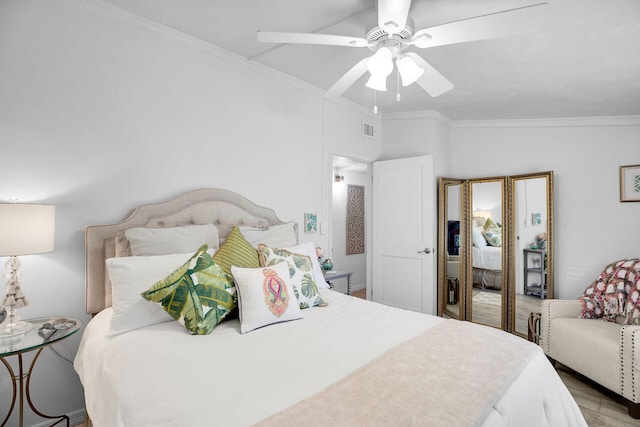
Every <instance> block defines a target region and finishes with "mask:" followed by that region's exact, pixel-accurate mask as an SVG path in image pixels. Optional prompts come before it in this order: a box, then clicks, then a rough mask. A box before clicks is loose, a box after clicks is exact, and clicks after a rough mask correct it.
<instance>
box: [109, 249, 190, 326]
mask: <svg viewBox="0 0 640 427" xmlns="http://www.w3.org/2000/svg"><path fill="white" fill-rule="evenodd" d="M191 255H192V254H191V253H188V254H172V255H156V256H130V257H123V258H109V259H107V260H106V265H107V270H108V272H109V278H110V279H111V290H112V292H113V296H112V307H113V317H112V318H111V324H110V326H109V332H107V336H113V335H118V334H122V333H124V332H128V331H132V330H134V329H139V328H143V327H146V326H150V325H155V324H156V323H161V322H168V321H171V320H173V319H172V318H171V316H169V315H168V314H167V313H165V312H164V311H163V310H160V309H159V308H158V307H155V306H154V304H149V303H148V302H147V301H145V300H144V298H140V292H143V291H145V290H146V289H147V288H148V287H149V285H151V284H152V283H155V282H156V281H158V280H160V279H162V278H163V277H165V276H166V275H167V274H169V273H171V272H172V271H173V270H175V269H176V267H177V266H179V265H181V264H182V263H184V262H185V260H187V259H189V257H190V256H191Z"/></svg>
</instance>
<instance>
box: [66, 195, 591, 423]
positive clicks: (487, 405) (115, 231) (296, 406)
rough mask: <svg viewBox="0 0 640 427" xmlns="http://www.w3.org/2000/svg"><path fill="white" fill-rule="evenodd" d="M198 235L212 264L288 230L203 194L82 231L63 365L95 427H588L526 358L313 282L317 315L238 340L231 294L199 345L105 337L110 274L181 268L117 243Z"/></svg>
mask: <svg viewBox="0 0 640 427" xmlns="http://www.w3.org/2000/svg"><path fill="white" fill-rule="evenodd" d="M210 224H213V225H215V227H216V229H217V230H218V233H219V234H218V239H219V249H218V252H216V253H215V254H214V255H213V259H215V257H216V255H217V254H218V253H222V252H223V251H224V248H225V245H227V242H229V241H231V240H232V237H233V236H235V235H236V234H237V232H238V230H240V229H242V230H245V233H244V234H243V235H247V236H248V235H251V234H252V233H253V235H254V239H257V240H264V239H266V237H269V240H270V241H271V242H279V240H278V239H280V237H278V236H276V237H274V236H273V235H272V236H268V233H267V232H269V231H270V230H271V229H275V228H278V227H285V228H287V227H288V225H287V224H290V223H286V222H284V221H281V220H280V219H278V217H277V216H276V215H275V212H274V211H273V210H271V209H267V208H263V207H259V206H256V205H255V204H253V203H252V202H250V201H249V200H247V199H245V198H244V197H242V196H240V195H238V194H235V193H233V192H230V191H226V190H220V189H206V190H199V191H195V192H190V193H187V194H184V195H182V196H179V197H177V198H175V199H173V200H170V201H168V202H163V203H159V204H155V205H146V206H142V207H140V208H138V209H136V210H135V211H134V212H133V213H132V214H131V215H130V216H129V217H128V218H127V219H125V220H124V221H122V222H121V223H118V224H111V225H101V226H89V227H87V229H86V263H87V266H86V267H87V268H86V275H87V289H86V297H87V300H86V306H87V312H88V313H90V314H92V319H91V321H90V322H89V323H88V324H87V326H86V328H85V331H84V334H83V337H82V340H81V343H80V347H79V350H78V354H77V356H76V359H75V362H74V366H75V369H76V371H77V372H78V375H79V377H80V380H81V382H82V384H83V386H84V389H85V401H86V409H87V414H88V416H89V417H90V419H91V421H92V423H93V425H95V426H98V427H100V426H138V425H141V426H151V425H153V426H185V425H188V426H211V425H224V426H247V425H262V426H271V425H274V426H275V425H278V426H283V425H284V426H287V425H291V426H293V425H301V424H304V425H327V424H332V425H338V426H341V425H344V426H348V425H434V426H438V425H442V426H450V425H465V426H466V425H469V426H471V425H478V426H495V425H522V426H524V425H531V426H539V425H548V426H586V423H585V421H584V418H583V417H582V414H581V413H580V410H579V409H578V406H577V405H576V403H575V401H574V400H573V398H572V397H571V395H570V394H569V392H568V391H567V389H566V387H565V386H564V384H563V383H562V382H561V380H560V378H559V377H558V375H557V373H556V372H555V370H554V369H553V368H552V366H551V365H550V363H549V362H548V361H547V359H546V357H545V356H544V354H543V352H542V350H541V349H540V348H539V347H538V346H536V345H534V344H532V343H529V342H527V341H525V340H523V339H521V338H519V337H516V336H513V335H510V334H507V333H504V332H501V331H498V330H496V329H493V328H489V327H485V326H480V325H474V324H471V323H468V322H460V321H456V320H450V319H443V318H439V317H435V316H431V315H427V314H422V313H416V312H411V311H407V310H401V309H397V308H393V307H389V306H384V305H381V304H377V303H374V302H370V301H366V300H362V299H358V298H354V297H351V296H347V295H343V294H340V293H337V292H334V291H333V290H331V289H327V288H326V287H325V286H321V285H322V284H321V283H320V281H321V279H318V294H319V295H318V297H321V300H322V304H318V305H317V306H313V307H310V308H306V309H301V310H300V313H302V314H301V315H300V317H297V318H292V319H291V320H289V321H281V322H277V323H273V324H269V325H268V326H264V327H257V328H255V329H253V330H251V331H245V333H243V328H244V326H245V322H246V321H247V319H248V318H252V317H250V316H249V314H250V312H249V311H248V310H249V308H250V307H252V306H249V305H248V304H249V302H250V300H249V299H246V300H245V298H247V295H249V294H247V293H245V292H246V289H247V287H245V284H244V283H243V284H242V285H241V284H240V281H239V282H238V283H237V290H238V300H239V301H238V302H239V305H240V309H239V310H240V316H239V318H238V317H234V316H233V315H232V314H231V315H229V316H228V318H225V319H223V320H222V321H220V322H219V323H218V324H217V326H215V327H214V328H213V329H212V330H211V331H210V333H208V334H203V335H193V334H190V333H188V332H187V330H186V329H185V325H184V324H182V323H181V322H178V321H175V320H174V319H173V318H169V317H167V318H164V319H162V318H161V317H159V318H158V319H161V320H158V321H155V322H151V323H150V324H148V325H145V326H142V327H137V328H134V329H132V330H128V331H125V332H121V333H117V334H114V333H113V330H112V327H113V323H114V322H115V319H117V318H118V316H122V315H123V311H122V307H120V306H121V300H122V292H123V291H122V289H120V288H119V287H120V286H121V285H120V284H118V281H119V280H120V279H119V278H118V276H117V274H111V273H113V272H114V271H112V270H111V266H112V265H115V264H114V263H117V262H133V263H138V264H139V265H141V264H140V263H146V262H147V259H155V258H153V257H156V258H157V257H172V256H174V255H176V259H177V258H178V255H180V254H171V255H152V256H148V257H147V256H139V255H136V254H135V252H136V251H137V250H138V249H137V246H136V247H135V248H134V246H133V241H132V240H129V239H128V237H127V236H128V234H127V233H126V230H129V229H142V230H146V229H152V230H156V229H163V228H166V229H171V230H175V229H181V228H182V227H188V226H195V225H210ZM263 231H264V232H265V234H262V232H263ZM234 233H235V234H234ZM286 233H287V236H286V238H284V240H282V239H281V240H280V241H281V243H282V244H283V245H285V244H288V243H298V242H297V240H298V234H297V228H296V227H294V228H293V234H292V231H291V228H288V230H287V231H286ZM233 238H234V239H235V237H233ZM291 239H295V240H296V242H290V240H291ZM247 241H248V242H250V243H251V245H254V244H256V243H257V242H256V241H255V240H254V241H251V239H249V238H247ZM308 244H309V242H307V243H302V244H299V245H297V246H294V247H301V246H305V245H306V246H308ZM213 245H214V246H215V242H214V243H213ZM311 245H313V244H312V243H311ZM258 247H259V248H261V249H257V250H263V251H264V250H267V249H268V247H266V245H258ZM265 248H266V249H265ZM285 252H286V251H285ZM116 253H117V254H118V255H119V257H116ZM198 253H200V255H199V256H202V257H205V258H206V253H208V252H207V250H206V249H205V252H204V253H203V252H198ZM126 257H128V258H129V259H128V260H124V259H119V258H126ZM198 259H200V258H198ZM207 259H209V258H207ZM106 260H108V261H106ZM316 261H317V259H316ZM105 265H107V267H105ZM145 265H146V264H145ZM190 265H194V264H190ZM265 265H266V264H265ZM278 265H282V264H277V265H275V266H273V265H272V267H273V268H274V269H276V268H277V266H278ZM234 268H235V269H234V270H233V271H234V272H236V271H239V270H238V267H234ZM260 268H262V272H263V273H264V271H265V270H264V269H265V268H267V267H260ZM314 268H315V266H314ZM241 270H242V271H243V272H248V271H253V270H252V269H250V268H245V269H241ZM286 271H287V270H285V272H286ZM312 271H313V269H312ZM163 274H164V273H163ZM265 274H266V273H265ZM240 277H241V276H237V278H238V280H239V278H240ZM292 277H293V276H292ZM234 278H236V276H235V275H234ZM110 279H114V282H113V284H111V280H110ZM243 280H244V279H243ZM264 283H266V281H265V282H264ZM149 285H150V284H149ZM146 286H147V285H146V284H145V285H144V287H146ZM287 286H288V285H287ZM112 290H113V292H112ZM138 296H139V294H138ZM294 301H295V300H294ZM133 304H135V305H136V307H138V306H139V307H144V310H151V309H154V310H156V311H157V313H156V311H153V312H151V311H149V312H148V313H150V314H149V315H148V317H153V316H155V315H156V314H160V313H162V314H163V315H166V312H165V311H163V309H162V307H160V305H158V304H155V303H153V302H152V301H147V300H145V299H143V298H142V297H139V298H137V299H136V300H135V301H134V302H133ZM291 306H292V307H293V308H297V307H298V304H292V305H291ZM124 313H128V314H132V313H129V312H126V311H125V312H124ZM145 319H146V318H145ZM138 320H140V319H138Z"/></svg>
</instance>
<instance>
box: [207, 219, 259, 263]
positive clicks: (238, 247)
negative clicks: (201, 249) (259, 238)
mask: <svg viewBox="0 0 640 427" xmlns="http://www.w3.org/2000/svg"><path fill="white" fill-rule="evenodd" d="M213 260H214V261H215V262H216V264H218V265H219V266H220V268H222V271H224V272H225V273H227V274H229V275H231V266H232V265H235V266H236V267H253V268H256V267H260V258H259V257H258V250H257V249H256V248H254V247H253V246H252V245H251V243H249V242H247V239H245V238H244V236H243V235H242V233H241V232H240V229H239V228H238V227H237V226H236V227H233V229H231V232H230V233H229V235H228V236H227V240H225V242H224V243H223V244H222V246H220V249H218V251H217V252H216V253H215V255H214V256H213Z"/></svg>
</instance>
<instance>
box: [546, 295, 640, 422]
mask: <svg viewBox="0 0 640 427" xmlns="http://www.w3.org/2000/svg"><path fill="white" fill-rule="evenodd" d="M581 309H582V305H581V302H580V301H579V300H553V299H551V300H545V301H543V303H542V316H541V324H540V334H541V335H540V345H541V346H542V348H543V350H544V353H545V354H546V355H547V357H549V359H551V362H552V363H553V364H554V365H555V361H558V362H560V363H562V364H563V365H566V366H568V367H569V368H571V369H573V370H575V371H576V372H579V373H581V374H582V375H584V376H586V377H588V378H590V379H592V380H593V381H595V382H597V383H598V384H600V385H602V386H604V387H606V388H608V389H609V390H611V391H613V392H615V393H617V394H619V395H621V396H622V397H623V398H624V399H625V400H626V401H627V407H628V410H629V415H630V416H631V417H633V418H640V326H637V325H636V326H632V325H626V326H625V325H623V324H621V323H616V322H609V321H607V320H603V319H581V318H579V316H580V312H581Z"/></svg>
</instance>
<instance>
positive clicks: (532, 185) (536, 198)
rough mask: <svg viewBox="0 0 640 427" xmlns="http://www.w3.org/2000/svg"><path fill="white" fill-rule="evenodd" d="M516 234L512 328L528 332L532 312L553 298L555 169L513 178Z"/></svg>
mask: <svg viewBox="0 0 640 427" xmlns="http://www.w3.org/2000/svg"><path fill="white" fill-rule="evenodd" d="M510 180H511V182H510V185H509V187H510V190H511V195H510V197H511V199H510V200H511V209H512V213H513V217H512V221H513V223H512V225H511V230H512V233H513V242H512V249H513V250H512V253H511V257H512V259H511V260H510V266H511V277H512V279H511V282H513V283H514V292H512V296H511V304H512V306H513V307H514V310H512V312H513V313H512V315H511V319H510V323H511V328H510V329H511V330H512V331H513V332H515V333H517V334H519V335H522V336H526V335H527V333H528V319H529V314H530V313H539V312H540V311H541V306H542V300H543V299H545V298H553V232H552V231H553V229H552V218H553V172H543V173H537V174H529V175H519V176H514V177H511V178H510Z"/></svg>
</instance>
